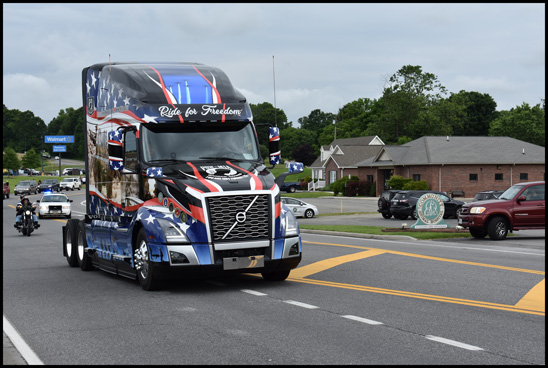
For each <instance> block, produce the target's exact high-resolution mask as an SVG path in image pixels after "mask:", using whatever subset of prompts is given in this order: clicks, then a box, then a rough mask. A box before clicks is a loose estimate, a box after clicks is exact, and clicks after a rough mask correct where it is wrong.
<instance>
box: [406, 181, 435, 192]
mask: <svg viewBox="0 0 548 368" xmlns="http://www.w3.org/2000/svg"><path fill="white" fill-rule="evenodd" d="M429 189H430V188H429V187H428V183H426V181H425V180H419V181H410V182H408V183H405V185H404V186H403V190H429Z"/></svg>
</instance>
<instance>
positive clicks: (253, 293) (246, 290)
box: [242, 289, 267, 296]
mask: <svg viewBox="0 0 548 368" xmlns="http://www.w3.org/2000/svg"><path fill="white" fill-rule="evenodd" d="M242 291H243V292H244V293H248V294H252V295H257V296H265V295H267V294H265V293H261V292H259V291H255V290H249V289H242Z"/></svg>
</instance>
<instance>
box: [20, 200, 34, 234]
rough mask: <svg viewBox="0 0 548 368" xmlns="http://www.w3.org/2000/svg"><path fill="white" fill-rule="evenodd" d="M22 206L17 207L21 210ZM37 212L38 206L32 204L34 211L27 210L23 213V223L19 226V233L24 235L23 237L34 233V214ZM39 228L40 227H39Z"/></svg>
mask: <svg viewBox="0 0 548 368" xmlns="http://www.w3.org/2000/svg"><path fill="white" fill-rule="evenodd" d="M21 208H22V207H21V204H18V205H17V209H18V210H21ZM35 211H36V205H35V204H34V203H33V204H32V210H30V209H25V210H24V211H22V213H21V222H20V223H19V225H18V226H17V231H19V232H20V233H23V235H26V236H30V234H31V233H32V232H33V231H34V219H33V216H32V215H33V213H34V212H35ZM37 227H38V225H37Z"/></svg>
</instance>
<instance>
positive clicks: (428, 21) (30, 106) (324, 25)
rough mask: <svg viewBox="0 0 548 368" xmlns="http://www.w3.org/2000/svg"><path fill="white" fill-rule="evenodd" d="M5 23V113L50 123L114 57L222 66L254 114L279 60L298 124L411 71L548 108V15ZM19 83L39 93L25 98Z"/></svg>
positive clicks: (159, 14) (27, 13)
mask: <svg viewBox="0 0 548 368" xmlns="http://www.w3.org/2000/svg"><path fill="white" fill-rule="evenodd" d="M92 15H93V16H92ZM3 20H4V22H3V41H4V42H3V51H4V52H3V75H4V91H6V90H10V91H9V92H8V94H6V92H5V93H4V104H5V105H6V106H7V107H8V108H18V109H22V110H24V111H25V110H31V111H33V112H34V113H35V115H37V116H40V117H41V118H42V119H44V121H46V123H48V122H49V121H50V120H51V119H52V118H54V117H55V116H57V113H58V112H59V110H60V109H65V108H68V107H73V108H78V107H80V105H81V103H82V102H81V91H80V88H81V86H80V84H81V80H80V78H81V71H82V69H83V68H84V67H86V66H88V65H91V64H94V63H98V62H106V61H108V58H109V54H110V55H111V56H112V60H113V61H195V62H201V63H204V64H208V65H211V66H216V67H219V68H220V69H222V70H224V71H225V72H226V73H227V75H228V77H229V78H230V79H231V80H232V82H233V84H234V86H235V87H236V88H237V89H239V90H240V91H242V93H244V95H245V96H246V97H247V99H248V101H249V102H251V103H261V102H265V101H266V102H270V103H272V104H274V96H273V70H272V56H273V55H274V56H275V71H276V100H277V101H276V105H277V107H278V108H280V109H282V110H284V111H285V113H286V115H287V117H288V119H289V121H293V122H294V123H295V124H296V122H297V120H298V119H299V118H300V117H303V116H308V115H309V114H310V112H311V111H313V110H314V109H318V108H319V109H321V110H322V111H324V112H337V110H338V108H340V107H342V106H344V105H345V104H346V103H349V102H351V101H353V100H356V99H358V98H364V97H365V98H370V99H374V98H379V97H380V96H381V95H382V90H383V88H384V78H385V77H387V76H390V75H392V74H394V73H396V72H397V71H398V70H399V69H400V68H401V67H402V66H404V65H420V66H422V70H423V71H424V72H429V73H433V74H435V75H437V76H438V79H439V81H440V82H441V83H442V84H443V85H444V86H446V87H447V88H448V90H449V91H450V92H454V93H457V92H459V91H460V90H468V91H477V92H480V93H488V94H490V95H491V96H492V97H493V98H494V99H495V101H496V102H497V105H498V109H499V110H500V109H510V108H512V107H514V106H516V105H519V104H521V103H522V102H524V101H525V102H528V103H530V104H537V103H539V102H540V98H543V97H544V89H545V82H544V79H545V56H544V54H545V46H544V45H545V36H544V35H545V4H510V3H508V4H507V3H501V4H390V3H387V4H382V3H381V4H374V3H373V4H371V3H361V4H360V3H340V4H339V3H337V4H335V3H326V4H303V3H296V4H292V3H252V4H239V3H236V4H230V3H196V4H188V3H179V4H168V3H165V4H164V3H160V4H149V3H137V4H133V5H132V6H130V7H128V6H127V5H126V4H119V3H114V4H108V3H97V4H94V3H90V4H61V3H55V4H53V3H45V4H39V3H32V4H26V3H25V4H23V3H21V4H17V3H11V4H10V3H8V4H4V5H3ZM23 75H27V76H28V77H30V76H34V78H36V80H35V81H34V82H33V83H34V88H35V89H30V90H29V89H28V88H27V89H25V88H23V89H18V87H20V86H23V85H25V83H29V82H28V80H27V81H26V82H25V78H23V77H22V76H23ZM44 83H45V84H44ZM9 93H11V95H9ZM29 95H32V96H33V97H32V98H30V97H29Z"/></svg>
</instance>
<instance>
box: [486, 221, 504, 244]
mask: <svg viewBox="0 0 548 368" xmlns="http://www.w3.org/2000/svg"><path fill="white" fill-rule="evenodd" d="M487 233H488V234H489V238H491V239H492V240H504V239H506V235H508V222H507V221H506V220H505V219H504V218H503V217H501V216H496V217H493V218H492V219H491V221H489V224H488V225H487Z"/></svg>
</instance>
